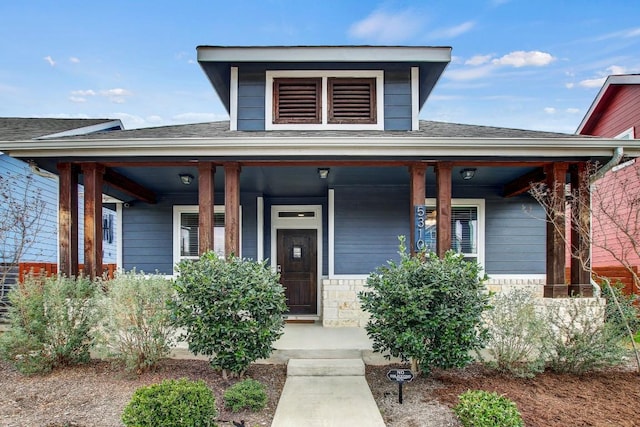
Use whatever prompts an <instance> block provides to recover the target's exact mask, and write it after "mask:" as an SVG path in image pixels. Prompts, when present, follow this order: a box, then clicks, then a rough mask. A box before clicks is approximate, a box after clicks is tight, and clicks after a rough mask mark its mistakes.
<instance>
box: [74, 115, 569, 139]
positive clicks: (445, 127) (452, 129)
mask: <svg viewBox="0 0 640 427" xmlns="http://www.w3.org/2000/svg"><path fill="white" fill-rule="evenodd" d="M381 136H384V137H398V138H402V137H403V136H407V137H412V138H415V137H424V138H542V139H552V138H571V137H578V136H576V135H574V134H564V133H555V132H542V131H533V130H523V129H510V128H500V127H492V126H476V125H465V124H458V123H445V122H435V121H428V120H421V121H420V129H419V130H417V131H384V130H364V131H352V130H344V131H340V130H312V131H308V130H305V131H298V130H269V131H230V130H229V121H220V122H209V123H197V124H186V125H176V126H161V127H153V128H142V129H132V130H122V131H116V132H109V133H98V134H92V135H85V136H78V137H74V138H75V139H119V140H129V139H131V140H134V139H175V138H264V137H269V138H305V137H309V138H332V137H346V138H348V137H355V138H362V137H373V138H375V137H381Z"/></svg>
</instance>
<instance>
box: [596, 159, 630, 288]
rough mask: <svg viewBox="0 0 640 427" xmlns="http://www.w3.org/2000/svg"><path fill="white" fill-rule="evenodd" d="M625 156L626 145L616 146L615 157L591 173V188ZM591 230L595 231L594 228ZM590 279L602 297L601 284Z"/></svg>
mask: <svg viewBox="0 0 640 427" xmlns="http://www.w3.org/2000/svg"><path fill="white" fill-rule="evenodd" d="M623 156H624V147H616V149H615V150H614V151H613V157H611V159H610V160H609V161H608V162H607V163H606V164H605V165H604V166H602V167H601V168H600V169H598V171H597V172H596V173H594V174H593V175H591V177H590V178H589V187H590V188H589V190H592V188H591V187H592V186H593V185H594V184H595V183H596V181H597V180H599V179H600V178H602V177H603V176H604V175H605V174H606V173H607V172H609V171H610V170H611V169H613V168H614V167H615V166H616V165H618V163H620V161H621V160H622V157H623ZM591 212H593V210H591ZM591 232H592V233H593V230H592V231H591ZM592 241H593V240H592ZM592 249H593V248H592V247H589V251H591V250H592ZM589 259H592V254H589ZM590 280H591V286H592V287H593V296H595V297H596V298H600V295H601V290H600V285H598V284H597V283H596V282H595V280H593V278H591V279H590Z"/></svg>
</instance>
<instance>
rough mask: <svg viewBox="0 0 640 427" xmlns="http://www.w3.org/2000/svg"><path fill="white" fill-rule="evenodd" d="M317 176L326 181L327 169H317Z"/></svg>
mask: <svg viewBox="0 0 640 427" xmlns="http://www.w3.org/2000/svg"><path fill="white" fill-rule="evenodd" d="M318 176H319V177H320V179H327V177H328V176H329V169H328V168H321V169H318Z"/></svg>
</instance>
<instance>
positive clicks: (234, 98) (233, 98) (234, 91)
mask: <svg viewBox="0 0 640 427" xmlns="http://www.w3.org/2000/svg"><path fill="white" fill-rule="evenodd" d="M229 130H238V67H231V81H230V87H229Z"/></svg>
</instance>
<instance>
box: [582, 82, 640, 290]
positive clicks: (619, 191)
mask: <svg viewBox="0 0 640 427" xmlns="http://www.w3.org/2000/svg"><path fill="white" fill-rule="evenodd" d="M576 133H578V134H580V135H595V136H602V137H607V138H617V139H621V140H634V139H635V140H636V141H637V140H638V139H640V74H626V75H611V76H609V77H608V78H607V79H606V80H605V82H604V84H603V86H602V88H601V89H600V91H599V92H598V94H597V95H596V98H595V100H594V101H593V103H592V104H591V106H590V108H589V110H588V111H587V113H586V115H585V116H584V118H583V119H582V122H581V123H580V126H579V127H578V130H577V132H576ZM626 143H627V141H624V143H622V142H621V144H620V145H621V146H625V145H626ZM626 155H627V153H626V152H624V150H622V151H621V153H620V155H619V162H620V164H618V165H616V166H615V167H614V168H612V170H611V171H610V172H608V173H607V174H605V175H604V177H603V178H602V179H600V180H599V181H597V182H596V183H595V185H596V187H597V188H596V191H597V192H598V193H601V194H602V197H601V198H599V199H598V201H597V203H594V208H593V215H594V220H593V235H594V245H593V248H592V257H591V259H592V261H591V262H592V266H593V267H594V269H595V270H596V272H598V271H602V272H603V274H604V275H608V276H610V277H611V276H612V277H614V278H616V277H617V278H620V279H621V280H622V281H623V283H625V285H626V288H627V292H629V293H631V292H633V293H636V294H637V293H639V292H640V288H638V287H639V286H640V283H635V286H634V285H633V280H632V279H633V278H634V277H635V280H636V281H637V280H638V277H640V247H639V246H638V242H640V216H638V215H639V214H638V212H640V211H639V210H638V205H637V203H638V201H639V200H640V163H639V162H638V161H637V159H635V158H633V157H630V158H624V156H626ZM612 215H615V217H612ZM633 241H635V244H634V243H632V242H633ZM620 267H622V269H623V270H627V271H626V273H625V272H621V273H617V274H616V273H615V270H616V269H618V270H619V269H620ZM629 271H633V272H634V274H629Z"/></svg>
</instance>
